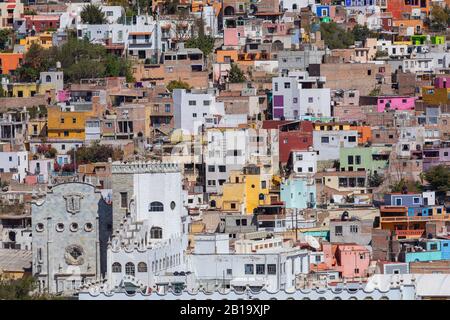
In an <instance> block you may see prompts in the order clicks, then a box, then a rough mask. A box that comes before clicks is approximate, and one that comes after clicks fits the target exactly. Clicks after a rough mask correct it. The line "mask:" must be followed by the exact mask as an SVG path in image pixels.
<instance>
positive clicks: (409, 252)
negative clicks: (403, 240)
mask: <svg viewBox="0 0 450 320" xmlns="http://www.w3.org/2000/svg"><path fill="white" fill-rule="evenodd" d="M417 247H421V248H422V250H420V248H417ZM439 260H450V240H441V239H432V240H426V241H422V242H420V243H419V245H418V246H416V247H415V248H414V249H412V247H408V248H406V251H405V262H416V261H439Z"/></svg>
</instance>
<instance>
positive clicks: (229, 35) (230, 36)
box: [223, 28, 239, 46]
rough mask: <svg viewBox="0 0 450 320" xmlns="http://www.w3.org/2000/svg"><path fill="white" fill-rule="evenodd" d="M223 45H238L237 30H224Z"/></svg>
mask: <svg viewBox="0 0 450 320" xmlns="http://www.w3.org/2000/svg"><path fill="white" fill-rule="evenodd" d="M223 44H224V46H237V45H239V37H238V29H237V28H226V29H225V30H224V31H223Z"/></svg>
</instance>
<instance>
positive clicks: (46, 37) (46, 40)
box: [19, 32, 53, 52]
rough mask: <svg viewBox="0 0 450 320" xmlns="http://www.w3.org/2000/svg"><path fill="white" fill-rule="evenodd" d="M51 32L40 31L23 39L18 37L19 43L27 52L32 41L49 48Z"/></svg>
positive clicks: (51, 44) (51, 42) (51, 43)
mask: <svg viewBox="0 0 450 320" xmlns="http://www.w3.org/2000/svg"><path fill="white" fill-rule="evenodd" d="M52 34H53V33H52V32H42V33H40V34H38V35H36V36H28V37H26V38H24V39H20V41H19V44H20V45H21V46H24V49H25V52H27V51H28V50H29V49H30V47H31V45H32V44H33V43H36V44H38V45H39V46H41V47H42V48H44V49H50V48H51V47H52V46H53V39H52V38H53V36H52Z"/></svg>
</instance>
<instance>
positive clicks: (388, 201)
mask: <svg viewBox="0 0 450 320" xmlns="http://www.w3.org/2000/svg"><path fill="white" fill-rule="evenodd" d="M384 204H385V205H387V206H405V207H421V206H423V197H422V194H421V193H389V194H385V195H384Z"/></svg>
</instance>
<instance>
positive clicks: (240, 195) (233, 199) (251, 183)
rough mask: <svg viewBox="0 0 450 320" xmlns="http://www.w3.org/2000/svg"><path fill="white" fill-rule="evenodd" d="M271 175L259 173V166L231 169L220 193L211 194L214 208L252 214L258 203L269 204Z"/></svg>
mask: <svg viewBox="0 0 450 320" xmlns="http://www.w3.org/2000/svg"><path fill="white" fill-rule="evenodd" d="M270 179H271V176H270V177H267V176H263V175H261V171H260V167H258V166H255V165H252V166H248V167H245V168H244V169H243V171H242V172H241V171H231V173H230V178H229V181H228V182H226V183H224V184H223V192H222V195H213V196H211V200H214V201H215V203H216V208H217V209H221V210H224V211H235V212H239V213H243V214H253V211H254V210H255V209H256V208H257V207H258V206H259V205H267V204H270V196H269V188H270V183H271V181H270Z"/></svg>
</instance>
